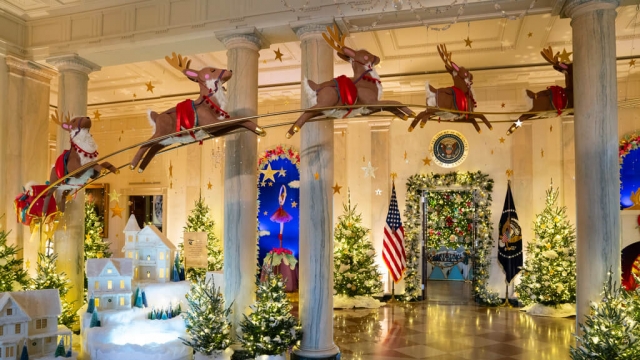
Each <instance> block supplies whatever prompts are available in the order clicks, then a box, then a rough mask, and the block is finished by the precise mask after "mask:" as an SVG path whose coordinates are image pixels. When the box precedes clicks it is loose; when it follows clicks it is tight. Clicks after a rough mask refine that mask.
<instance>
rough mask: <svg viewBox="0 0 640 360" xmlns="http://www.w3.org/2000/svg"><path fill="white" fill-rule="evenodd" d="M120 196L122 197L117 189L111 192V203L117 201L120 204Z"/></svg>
mask: <svg viewBox="0 0 640 360" xmlns="http://www.w3.org/2000/svg"><path fill="white" fill-rule="evenodd" d="M120 196H122V195H121V194H118V192H117V191H116V189H113V190H111V192H110V193H109V202H112V201H115V202H117V203H120Z"/></svg>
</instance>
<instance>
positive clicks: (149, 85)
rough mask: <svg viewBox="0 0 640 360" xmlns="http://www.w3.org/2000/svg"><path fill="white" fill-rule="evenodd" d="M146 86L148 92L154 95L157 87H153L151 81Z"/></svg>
mask: <svg viewBox="0 0 640 360" xmlns="http://www.w3.org/2000/svg"><path fill="white" fill-rule="evenodd" d="M145 85H147V91H150V92H151V93H152V94H153V88H155V86H153V85H151V80H149V82H148V83H146V84H145Z"/></svg>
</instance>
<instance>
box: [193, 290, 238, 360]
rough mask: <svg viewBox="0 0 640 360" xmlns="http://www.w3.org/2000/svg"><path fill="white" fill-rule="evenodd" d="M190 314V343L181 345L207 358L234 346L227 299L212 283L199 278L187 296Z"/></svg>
mask: <svg viewBox="0 0 640 360" xmlns="http://www.w3.org/2000/svg"><path fill="white" fill-rule="evenodd" d="M186 298H187V301H188V302H189V311H187V312H186V313H185V315H184V317H185V322H186V327H187V334H189V339H183V338H180V340H182V342H183V343H184V344H185V345H187V346H190V347H192V348H193V349H194V350H195V351H197V352H199V353H201V354H204V355H213V354H214V353H218V354H219V353H220V352H222V351H224V350H225V349H226V348H228V347H229V346H230V345H231V335H230V330H231V324H230V323H229V321H228V320H227V317H228V316H229V314H230V313H231V308H230V307H229V308H227V309H225V308H224V305H225V304H224V299H223V298H222V294H220V289H219V288H216V285H215V284H214V282H213V280H207V281H205V280H204V279H202V278H200V279H198V280H196V281H195V282H193V283H192V284H191V289H190V290H189V292H188V293H187V295H186Z"/></svg>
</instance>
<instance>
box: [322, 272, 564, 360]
mask: <svg viewBox="0 0 640 360" xmlns="http://www.w3.org/2000/svg"><path fill="white" fill-rule="evenodd" d="M469 286H470V285H469V284H464V283H453V284H451V283H447V282H433V283H432V282H430V283H429V284H428V288H427V292H428V295H427V297H428V299H427V301H424V302H417V303H408V304H405V303H395V304H389V305H386V306H384V307H382V308H380V309H377V310H367V309H356V310H336V311H335V312H334V338H335V342H336V345H338V346H339V347H340V350H341V352H342V360H360V359H363V360H394V359H429V360H445V359H446V360H471V359H473V360H515V359H521V360H534V359H535V360H560V359H569V347H570V346H571V344H573V343H574V342H573V341H574V340H573V337H572V333H573V332H574V331H575V318H569V319H555V318H540V317H532V316H529V315H526V314H524V313H522V312H520V311H518V310H517V309H513V308H486V307H480V306H477V305H475V304H474V303H473V302H472V301H471V299H470V294H471V292H470V289H469Z"/></svg>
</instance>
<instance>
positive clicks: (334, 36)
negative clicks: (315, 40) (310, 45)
mask: <svg viewBox="0 0 640 360" xmlns="http://www.w3.org/2000/svg"><path fill="white" fill-rule="evenodd" d="M327 32H328V33H329V36H330V37H329V36H327V34H325V33H322V37H323V38H324V41H326V42H327V44H329V46H331V47H332V48H334V49H335V50H336V51H337V52H338V53H339V54H343V55H345V53H344V52H343V51H342V48H343V47H344V40H345V38H346V37H345V36H344V35H340V30H338V27H337V26H336V25H335V24H333V26H332V27H329V26H327ZM345 56H346V55H345Z"/></svg>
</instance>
